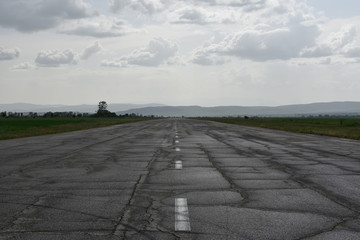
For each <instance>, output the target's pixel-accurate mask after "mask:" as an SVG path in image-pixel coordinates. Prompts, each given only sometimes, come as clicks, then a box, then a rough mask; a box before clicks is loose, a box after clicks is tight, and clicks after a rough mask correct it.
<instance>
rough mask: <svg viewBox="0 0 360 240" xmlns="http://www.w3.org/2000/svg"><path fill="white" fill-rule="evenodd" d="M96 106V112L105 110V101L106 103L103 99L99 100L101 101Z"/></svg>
mask: <svg viewBox="0 0 360 240" xmlns="http://www.w3.org/2000/svg"><path fill="white" fill-rule="evenodd" d="M98 107H99V110H98V112H99V111H106V108H107V103H106V102H105V101H101V102H99V105H98Z"/></svg>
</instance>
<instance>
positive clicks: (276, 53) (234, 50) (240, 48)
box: [196, 22, 319, 62]
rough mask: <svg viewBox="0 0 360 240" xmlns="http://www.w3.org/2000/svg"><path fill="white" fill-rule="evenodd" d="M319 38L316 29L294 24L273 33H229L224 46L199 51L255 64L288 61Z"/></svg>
mask: <svg viewBox="0 0 360 240" xmlns="http://www.w3.org/2000/svg"><path fill="white" fill-rule="evenodd" d="M318 35H319V31H318V28H317V27H316V26H305V25H303V24H301V23H297V22H292V23H291V24H290V25H289V26H287V27H282V28H276V29H273V30H261V29H254V30H243V31H240V32H238V33H235V34H229V35H228V36H227V37H226V38H225V39H224V40H223V41H221V42H220V43H215V44H211V45H209V46H205V47H202V48H200V49H197V50H196V52H197V53H203V54H204V55H209V54H216V55H219V56H224V55H225V56H235V57H239V58H243V59H250V60H253V61H260V62H261V61H267V60H276V59H281V60H287V59H291V58H296V57H298V56H299V55H300V52H301V50H302V49H304V48H306V47H311V46H313V45H314V44H315V39H316V38H317V36H318Z"/></svg>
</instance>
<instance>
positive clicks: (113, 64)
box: [101, 60, 125, 68]
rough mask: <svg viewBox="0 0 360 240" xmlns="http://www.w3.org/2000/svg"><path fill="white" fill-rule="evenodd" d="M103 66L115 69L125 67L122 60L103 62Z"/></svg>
mask: <svg viewBox="0 0 360 240" xmlns="http://www.w3.org/2000/svg"><path fill="white" fill-rule="evenodd" d="M101 66H103V67H114V68H119V67H125V65H124V63H123V62H122V61H121V60H103V61H101Z"/></svg>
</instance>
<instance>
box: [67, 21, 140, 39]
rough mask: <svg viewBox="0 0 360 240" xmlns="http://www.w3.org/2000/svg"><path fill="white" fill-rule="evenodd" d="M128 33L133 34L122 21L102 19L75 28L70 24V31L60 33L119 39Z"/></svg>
mask: <svg viewBox="0 0 360 240" xmlns="http://www.w3.org/2000/svg"><path fill="white" fill-rule="evenodd" d="M129 32H133V30H129V28H128V27H127V26H126V24H125V22H123V21H122V20H119V19H103V18H100V19H93V20H91V21H83V22H81V23H79V25H78V26H76V27H73V24H72V25H71V28H70V29H66V30H62V31H60V33H64V34H69V35H78V36H90V37H95V38H108V37H121V36H124V35H125V34H127V33H129Z"/></svg>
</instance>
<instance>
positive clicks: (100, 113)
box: [94, 101, 116, 117]
mask: <svg viewBox="0 0 360 240" xmlns="http://www.w3.org/2000/svg"><path fill="white" fill-rule="evenodd" d="M106 108H107V103H106V102H105V101H101V102H99V105H98V110H97V112H96V114H95V115H94V116H95V117H116V113H113V112H110V111H108V110H107V109H106Z"/></svg>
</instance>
